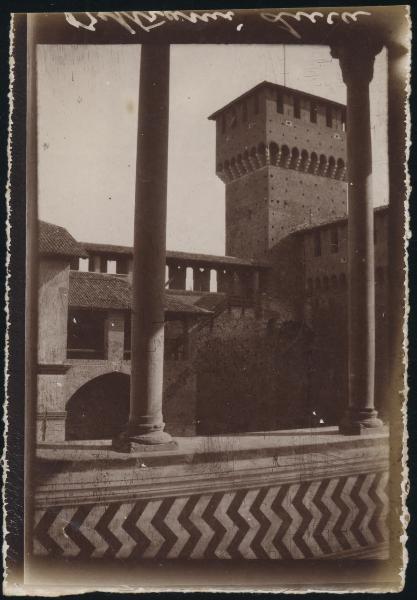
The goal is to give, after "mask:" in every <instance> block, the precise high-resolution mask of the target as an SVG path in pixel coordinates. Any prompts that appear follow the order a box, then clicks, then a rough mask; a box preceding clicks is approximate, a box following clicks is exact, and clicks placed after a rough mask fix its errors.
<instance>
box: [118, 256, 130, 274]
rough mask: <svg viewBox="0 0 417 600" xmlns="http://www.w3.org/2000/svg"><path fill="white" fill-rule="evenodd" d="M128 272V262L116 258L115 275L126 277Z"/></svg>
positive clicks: (125, 259)
mask: <svg viewBox="0 0 417 600" xmlns="http://www.w3.org/2000/svg"><path fill="white" fill-rule="evenodd" d="M128 272H129V261H128V259H127V258H118V259H117V262H116V273H118V274H120V275H127V274H128Z"/></svg>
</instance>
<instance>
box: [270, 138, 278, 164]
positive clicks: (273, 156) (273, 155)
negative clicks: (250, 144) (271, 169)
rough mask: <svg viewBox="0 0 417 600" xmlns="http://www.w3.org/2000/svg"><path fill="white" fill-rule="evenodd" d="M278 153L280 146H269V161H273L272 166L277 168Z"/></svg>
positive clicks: (272, 143)
mask: <svg viewBox="0 0 417 600" xmlns="http://www.w3.org/2000/svg"><path fill="white" fill-rule="evenodd" d="M278 151H279V149H278V144H276V143H275V142H271V143H270V144H269V160H270V161H271V165H274V166H276V164H277V162H278Z"/></svg>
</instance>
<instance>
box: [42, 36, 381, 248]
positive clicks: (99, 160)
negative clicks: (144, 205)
mask: <svg viewBox="0 0 417 600" xmlns="http://www.w3.org/2000/svg"><path fill="white" fill-rule="evenodd" d="M283 57H284V52H283V46H282V45H277V46H271V45H204V44H201V45H200V44H199V45H174V46H171V79H170V128H169V134H170V141H169V172H168V225H167V248H168V249H170V250H186V251H191V252H207V253H215V254H224V245H225V234H224V218H225V215H224V184H223V183H222V182H221V181H220V180H219V179H218V178H217V177H216V175H215V124H214V122H212V121H208V120H207V117H208V116H209V115H210V114H211V113H212V112H214V111H215V110H217V109H218V108H221V107H222V106H223V105H224V104H226V103H228V102H230V101H231V100H233V99H234V98H235V97H237V96H239V95H240V94H242V93H243V92H245V91H246V90H248V89H249V88H251V87H253V86H254V85H256V84H257V83H259V82H261V81H263V80H268V81H271V82H273V83H280V84H284V83H285V84H286V85H287V86H289V87H293V88H296V89H299V90H303V91H306V92H310V93H313V94H317V95H319V96H323V97H325V98H329V99H331V100H336V101H339V102H345V101H346V91H345V89H346V88H345V85H344V83H343V81H342V77H341V73H340V68H339V64H338V61H337V60H335V59H332V58H331V57H330V52H329V48H328V47H326V46H286V47H285V59H286V60H285V64H286V68H285V82H284V61H283ZM139 62H140V46H137V45H127V46H92V45H91V46H39V48H38V82H39V83H38V90H39V91H38V94H39V130H38V131H39V134H38V135H39V216H40V218H41V219H44V220H46V221H50V222H52V223H56V224H57V225H62V226H64V227H66V228H67V229H68V230H69V231H70V233H71V234H72V235H74V237H75V238H76V239H78V240H81V241H89V242H104V243H113V244H127V245H131V244H132V240H133V205H134V189H135V188H134V183H135V164H136V128H137V102H138V90H139ZM386 85H387V81H386V55H385V51H383V52H382V53H381V54H380V55H379V56H378V57H377V59H376V63H375V75H374V79H373V82H372V84H371V114H372V134H373V140H372V142H373V154H374V195H375V204H376V205H379V204H384V203H386V202H387V201H388V200H387V198H388V176H387V150H386V149H387V133H386V125H387V123H386V112H387V106H386Z"/></svg>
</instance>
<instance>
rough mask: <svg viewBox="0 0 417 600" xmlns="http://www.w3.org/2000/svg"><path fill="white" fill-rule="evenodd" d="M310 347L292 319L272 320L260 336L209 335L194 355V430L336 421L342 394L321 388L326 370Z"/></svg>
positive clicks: (308, 335) (309, 336) (308, 333)
mask: <svg viewBox="0 0 417 600" xmlns="http://www.w3.org/2000/svg"><path fill="white" fill-rule="evenodd" d="M315 350H316V347H315V336H314V334H313V332H312V330H311V329H309V328H308V327H307V326H306V325H305V324H303V323H296V322H293V321H289V322H286V323H283V324H282V325H280V326H279V327H277V328H276V327H274V322H273V321H271V322H270V323H268V328H267V335H266V336H265V337H261V336H255V335H253V336H248V337H246V338H241V339H233V340H224V339H219V338H213V339H211V340H209V341H208V343H207V345H206V346H205V347H204V348H203V349H202V350H201V351H200V353H199V355H198V357H197V361H196V371H197V420H198V426H197V434H200V435H210V434H219V433H243V432H248V431H272V430H276V429H296V428H302V427H317V426H320V425H322V426H328V425H335V424H337V422H338V420H339V418H340V415H341V414H342V412H343V409H344V407H345V403H346V398H345V397H343V398H340V400H337V399H336V402H335V390H334V388H333V394H332V395H331V397H329V395H328V394H325V395H324V396H322V395H321V394H320V388H321V385H322V383H323V381H324V380H327V379H328V378H329V370H328V368H327V365H323V363H322V365H321V366H322V368H321V369H320V367H319V365H318V364H317V363H318V361H319V362H321V359H322V358H323V356H322V355H321V353H317V352H315ZM330 362H331V361H330ZM332 383H334V381H333V382H332Z"/></svg>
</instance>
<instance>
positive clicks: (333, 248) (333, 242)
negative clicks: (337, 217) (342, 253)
mask: <svg viewBox="0 0 417 600" xmlns="http://www.w3.org/2000/svg"><path fill="white" fill-rule="evenodd" d="M330 252H331V253H332V254H336V253H337V252H339V231H338V229H337V227H334V228H333V229H331V230H330Z"/></svg>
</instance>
